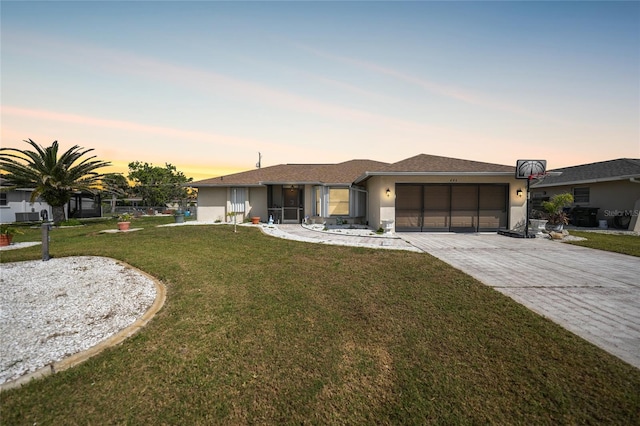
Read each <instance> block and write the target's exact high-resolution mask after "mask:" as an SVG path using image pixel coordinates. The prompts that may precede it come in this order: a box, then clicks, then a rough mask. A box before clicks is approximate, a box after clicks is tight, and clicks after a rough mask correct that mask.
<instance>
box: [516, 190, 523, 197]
mask: <svg viewBox="0 0 640 426" xmlns="http://www.w3.org/2000/svg"><path fill="white" fill-rule="evenodd" d="M516 195H517V196H518V197H522V189H518V190H517V191H516Z"/></svg>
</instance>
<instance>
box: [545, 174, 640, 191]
mask: <svg viewBox="0 0 640 426" xmlns="http://www.w3.org/2000/svg"><path fill="white" fill-rule="evenodd" d="M631 178H635V179H638V178H640V175H625V176H615V177H608V178H596V179H583V180H571V181H567V182H557V183H550V184H547V185H545V184H544V180H543V181H541V182H540V183H537V184H535V185H534V186H535V187H537V188H550V187H552V186H567V185H586V184H589V183H602V182H615V181H618V180H629V179H631Z"/></svg>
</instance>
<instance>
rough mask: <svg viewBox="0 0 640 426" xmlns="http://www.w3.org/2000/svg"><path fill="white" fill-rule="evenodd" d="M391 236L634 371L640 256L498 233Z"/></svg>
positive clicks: (639, 357)
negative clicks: (598, 348)
mask: <svg viewBox="0 0 640 426" xmlns="http://www.w3.org/2000/svg"><path fill="white" fill-rule="evenodd" d="M398 236H400V237H402V239H404V240H405V241H407V242H409V243H411V244H412V245H414V246H415V247H417V248H419V249H421V250H422V251H425V252H427V253H429V254H431V255H433V256H435V257H437V258H439V259H441V260H443V261H445V262H447V263H449V264H450V265H452V266H454V267H456V268H458V269H460V270H462V271H464V272H466V273H467V274H469V275H471V276H473V277H474V278H476V279H478V280H479V281H481V282H483V283H484V284H486V285H488V286H491V287H493V288H495V289H496V290H497V291H499V292H501V293H503V294H505V295H507V296H509V297H511V298H512V299H514V300H515V301H517V302H518V303H521V304H523V305H525V306H527V307H528V308H529V309H531V310H533V311H535V312H537V313H539V314H540V315H543V316H545V317H547V318H549V319H551V320H552V321H554V322H556V323H558V324H560V325H561V326H563V327H564V328H566V329H568V330H570V331H572V332H573V333H575V334H577V335H578V336H580V337H582V338H584V339H586V340H588V341H589V342H591V343H593V344H595V345H597V346H599V347H601V348H603V349H604V350H606V351H608V352H609V353H611V354H613V355H615V356H617V357H619V358H621V359H622V360H624V361H626V362H628V363H630V364H631V365H633V366H635V367H637V368H640V258H637V257H633V256H627V255H622V254H617V253H610V252H604V251H600V250H594V249H588V248H584V247H578V246H573V245H570V244H565V243H561V242H557V241H551V240H546V239H519V238H509V237H505V236H502V235H497V234H435V233H401V234H398Z"/></svg>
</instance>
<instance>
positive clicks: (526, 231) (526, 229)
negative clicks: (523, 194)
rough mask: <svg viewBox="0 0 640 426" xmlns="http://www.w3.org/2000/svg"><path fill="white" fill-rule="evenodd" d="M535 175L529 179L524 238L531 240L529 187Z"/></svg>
mask: <svg viewBox="0 0 640 426" xmlns="http://www.w3.org/2000/svg"><path fill="white" fill-rule="evenodd" d="M532 177H533V175H529V177H528V178H527V219H526V220H525V222H524V237H525V238H529V186H530V185H531V178H532Z"/></svg>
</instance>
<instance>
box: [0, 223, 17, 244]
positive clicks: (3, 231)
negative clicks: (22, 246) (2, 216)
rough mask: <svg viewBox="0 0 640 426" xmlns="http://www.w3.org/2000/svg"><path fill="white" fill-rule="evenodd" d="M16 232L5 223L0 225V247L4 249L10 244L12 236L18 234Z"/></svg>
mask: <svg viewBox="0 0 640 426" xmlns="http://www.w3.org/2000/svg"><path fill="white" fill-rule="evenodd" d="M20 233H21V232H19V231H18V230H16V229H15V228H12V227H11V226H9V224H7V223H3V224H0V247H6V246H8V245H10V244H11V241H12V240H13V236H14V235H15V234H20Z"/></svg>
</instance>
